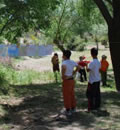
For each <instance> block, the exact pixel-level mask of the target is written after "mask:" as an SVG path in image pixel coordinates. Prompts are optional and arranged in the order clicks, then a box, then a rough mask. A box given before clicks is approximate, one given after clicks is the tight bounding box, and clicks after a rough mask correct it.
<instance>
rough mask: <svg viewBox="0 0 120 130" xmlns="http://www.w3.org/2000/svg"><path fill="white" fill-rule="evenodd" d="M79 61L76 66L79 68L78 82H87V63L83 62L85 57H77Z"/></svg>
mask: <svg viewBox="0 0 120 130" xmlns="http://www.w3.org/2000/svg"><path fill="white" fill-rule="evenodd" d="M79 59H80V61H79V62H78V65H79V66H80V70H79V73H80V81H81V82H84V80H85V81H87V76H86V70H85V67H86V66H87V63H86V62H85V61H84V59H85V57H84V56H80V57H79Z"/></svg>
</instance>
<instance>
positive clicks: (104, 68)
mask: <svg viewBox="0 0 120 130" xmlns="http://www.w3.org/2000/svg"><path fill="white" fill-rule="evenodd" d="M106 59H107V56H105V55H102V60H101V69H100V70H101V78H102V85H103V86H105V85H107V84H106V81H107V69H108V66H109V63H108V61H107V60H106Z"/></svg>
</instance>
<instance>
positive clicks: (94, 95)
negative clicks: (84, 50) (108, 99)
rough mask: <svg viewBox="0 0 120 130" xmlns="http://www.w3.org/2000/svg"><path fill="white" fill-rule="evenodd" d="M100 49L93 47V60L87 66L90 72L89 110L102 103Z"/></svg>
mask: <svg viewBox="0 0 120 130" xmlns="http://www.w3.org/2000/svg"><path fill="white" fill-rule="evenodd" d="M97 55H98V50H97V49H96V48H92V49H91V56H92V58H93V61H91V62H90V64H89V66H87V71H88V72H89V82H88V88H87V98H88V112H90V111H92V110H98V109H99V108H100V104H101V96H100V80H101V78H100V72H99V71H100V68H101V64H100V62H99V60H98V59H97Z"/></svg>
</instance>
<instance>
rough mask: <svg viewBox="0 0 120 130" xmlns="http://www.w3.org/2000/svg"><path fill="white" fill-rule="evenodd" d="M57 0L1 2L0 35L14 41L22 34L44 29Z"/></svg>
mask: <svg viewBox="0 0 120 130" xmlns="http://www.w3.org/2000/svg"><path fill="white" fill-rule="evenodd" d="M59 3H60V2H59V0H34V1H33V0H1V1H0V35H2V36H3V35H4V37H5V38H6V39H7V40H9V41H12V42H14V41H16V39H17V37H20V36H21V35H22V34H23V33H24V32H29V31H30V30H37V29H45V28H47V27H48V26H49V23H50V21H49V20H50V17H51V16H52V12H53V11H54V10H55V8H56V5H58V4H59Z"/></svg>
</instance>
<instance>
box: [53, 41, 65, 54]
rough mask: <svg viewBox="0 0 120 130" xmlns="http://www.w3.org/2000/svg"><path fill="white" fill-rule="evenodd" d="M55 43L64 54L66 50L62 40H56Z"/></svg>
mask: <svg viewBox="0 0 120 130" xmlns="http://www.w3.org/2000/svg"><path fill="white" fill-rule="evenodd" d="M53 43H54V44H55V45H56V46H57V47H58V48H59V49H60V50H61V51H62V52H63V51H64V50H65V48H64V47H63V44H62V43H61V41H60V40H56V39H54V41H53Z"/></svg>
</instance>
